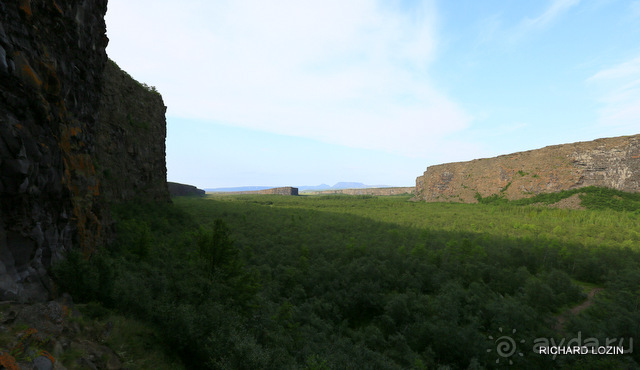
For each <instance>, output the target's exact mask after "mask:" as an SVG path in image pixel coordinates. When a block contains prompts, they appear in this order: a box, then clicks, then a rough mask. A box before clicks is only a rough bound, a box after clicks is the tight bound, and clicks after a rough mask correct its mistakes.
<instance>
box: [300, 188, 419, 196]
mask: <svg viewBox="0 0 640 370" xmlns="http://www.w3.org/2000/svg"><path fill="white" fill-rule="evenodd" d="M415 190H416V188H414V187H394V188H366V189H338V190H320V191H309V192H306V193H308V194H348V195H373V196H388V195H401V194H413V193H414V192H415Z"/></svg>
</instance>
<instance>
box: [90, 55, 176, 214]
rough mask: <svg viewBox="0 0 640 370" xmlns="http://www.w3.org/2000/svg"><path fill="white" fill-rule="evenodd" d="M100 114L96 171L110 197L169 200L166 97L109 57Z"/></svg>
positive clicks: (116, 199)
mask: <svg viewBox="0 0 640 370" xmlns="http://www.w3.org/2000/svg"><path fill="white" fill-rule="evenodd" d="M103 76H104V87H103V90H102V100H101V103H100V109H99V111H98V114H97V122H96V123H97V126H96V127H97V129H96V130H95V131H96V138H95V139H96V152H95V159H96V170H97V172H98V175H99V176H100V178H101V180H102V181H101V187H100V191H101V193H102V195H103V196H104V197H105V198H106V199H108V200H109V201H114V202H120V201H128V200H134V199H136V200H143V201H169V191H168V189H167V165H166V157H165V152H166V150H165V149H166V146H165V138H166V136H167V122H166V119H165V112H166V109H167V108H166V107H165V105H164V102H163V101H162V96H161V95H160V94H159V93H158V92H157V91H156V90H155V89H154V88H152V87H149V86H147V85H143V84H141V83H139V82H137V81H136V80H134V79H133V78H131V76H129V74H127V73H126V72H124V71H122V70H121V69H120V68H119V67H118V66H117V65H116V63H114V62H113V61H108V62H107V64H106V66H105V69H104V74H103Z"/></svg>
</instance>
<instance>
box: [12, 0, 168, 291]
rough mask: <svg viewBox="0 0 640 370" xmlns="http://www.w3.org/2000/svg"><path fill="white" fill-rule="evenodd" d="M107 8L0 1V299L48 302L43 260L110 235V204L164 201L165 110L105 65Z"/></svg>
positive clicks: (54, 0) (97, 3) (88, 251)
mask: <svg viewBox="0 0 640 370" xmlns="http://www.w3.org/2000/svg"><path fill="white" fill-rule="evenodd" d="M106 6H107V2H106V0H91V1H89V0H65V1H60V0H16V1H2V2H0V301H2V300H20V301H39V300H44V299H46V298H47V297H48V296H49V295H50V293H51V289H52V288H51V284H50V279H49V277H48V269H49V267H50V266H51V265H52V263H54V262H55V261H57V260H60V259H61V258H63V255H64V252H65V251H67V250H69V249H70V248H74V249H78V250H80V251H81V252H82V254H83V255H84V256H85V257H86V258H89V257H90V256H91V255H92V254H93V253H94V252H95V251H96V250H97V248H99V247H101V246H103V245H105V244H106V242H107V241H108V240H109V239H110V238H111V237H112V236H113V233H112V229H113V228H112V222H111V218H110V216H109V209H108V203H110V202H114V201H116V202H117V201H121V200H131V199H134V198H135V199H140V198H142V199H145V200H161V201H169V195H168V191H167V185H166V165H165V144H164V140H165V135H166V131H165V130H166V128H165V127H166V125H165V119H164V113H165V107H164V104H163V102H162V98H161V97H160V96H159V94H158V93H157V92H155V91H154V89H151V88H148V87H145V86H144V85H140V84H138V83H137V82H135V81H134V80H133V79H131V78H130V77H129V76H128V75H126V74H125V73H124V72H122V71H120V70H119V69H118V68H117V66H115V64H108V65H107V68H106V69H105V64H106V62H107V56H106V53H105V48H106V45H107V42H108V39H107V37H106V34H105V23H104V14H105V12H106ZM103 93H104V94H103Z"/></svg>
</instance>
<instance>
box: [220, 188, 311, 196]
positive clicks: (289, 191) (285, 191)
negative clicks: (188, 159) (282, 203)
mask: <svg viewBox="0 0 640 370" xmlns="http://www.w3.org/2000/svg"><path fill="white" fill-rule="evenodd" d="M214 194H220V195H236V194H275V195H298V188H293V187H291V186H285V187H281V188H271V189H263V190H252V191H231V192H219V193H214Z"/></svg>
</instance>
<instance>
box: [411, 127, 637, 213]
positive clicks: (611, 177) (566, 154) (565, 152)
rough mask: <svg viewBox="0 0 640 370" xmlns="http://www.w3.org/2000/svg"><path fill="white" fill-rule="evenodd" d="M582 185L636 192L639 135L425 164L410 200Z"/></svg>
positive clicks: (523, 193)
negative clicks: (454, 161) (427, 166)
mask: <svg viewBox="0 0 640 370" xmlns="http://www.w3.org/2000/svg"><path fill="white" fill-rule="evenodd" d="M584 186H603V187H608V188H613V189H618V190H623V191H629V192H638V191H640V135H633V136H622V137H615V138H606V139H598V140H594V141H588V142H579V143H573V144H564V145H554V146H548V147H545V148H542V149H537V150H530V151H526V152H519V153H513V154H508V155H502V156H499V157H495V158H485V159H476V160H473V161H469V162H457V163H447V164H441V165H437V166H430V167H429V168H427V171H426V172H425V173H424V175H423V176H420V177H418V178H417V179H416V198H417V199H421V200H426V201H429V202H439V201H445V202H446V201H455V202H476V201H477V199H476V196H477V195H476V194H479V195H480V196H481V197H488V196H491V195H498V196H504V197H505V198H506V199H518V198H523V197H530V196H533V195H535V194H539V193H548V192H557V191H561V190H567V189H573V188H579V187H584Z"/></svg>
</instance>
